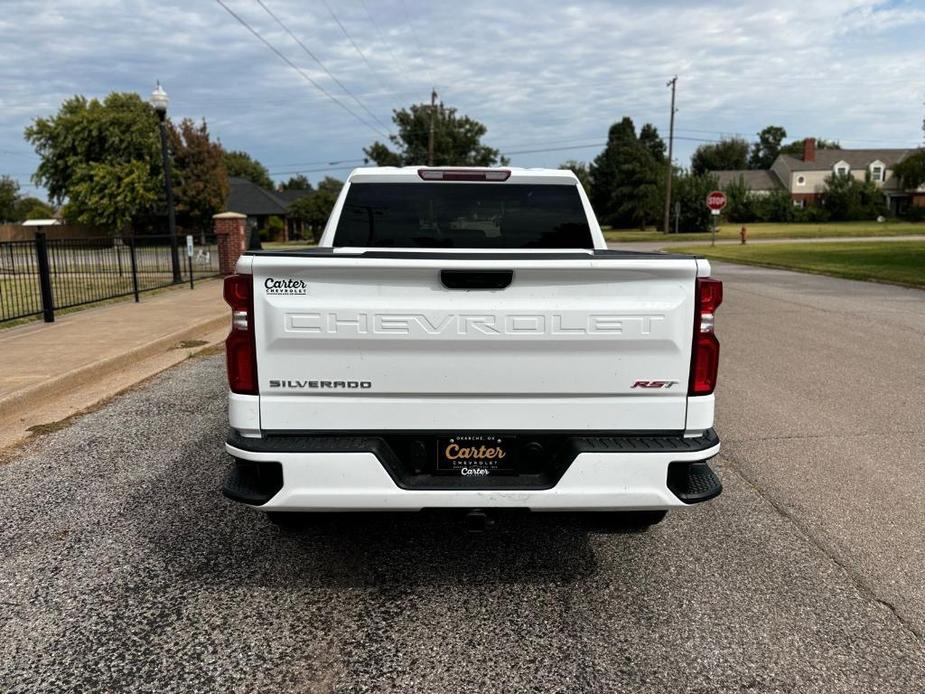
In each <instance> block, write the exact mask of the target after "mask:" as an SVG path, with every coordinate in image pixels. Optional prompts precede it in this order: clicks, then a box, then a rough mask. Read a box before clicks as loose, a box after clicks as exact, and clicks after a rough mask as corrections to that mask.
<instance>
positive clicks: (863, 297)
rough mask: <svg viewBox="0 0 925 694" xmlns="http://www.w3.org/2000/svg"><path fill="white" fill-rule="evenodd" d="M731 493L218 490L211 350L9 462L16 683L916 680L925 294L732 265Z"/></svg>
mask: <svg viewBox="0 0 925 694" xmlns="http://www.w3.org/2000/svg"><path fill="white" fill-rule="evenodd" d="M716 274H718V275H719V276H721V277H723V278H724V279H725V280H726V282H727V284H726V303H725V304H724V306H723V307H722V308H721V310H720V314H719V317H718V331H719V335H720V339H721V340H722V343H723V365H722V374H721V379H722V385H721V390H720V393H719V395H720V409H719V421H718V428H719V429H720V432H721V434H722V435H723V437H724V453H723V454H722V456H721V457H720V459H719V462H718V468H719V471H720V474H721V476H722V478H723V481H724V484H725V487H726V490H725V492H724V494H723V495H722V496H721V497H719V498H718V499H716V500H715V501H713V502H711V503H709V504H706V505H704V506H701V507H696V508H692V509H689V510H687V511H686V512H684V513H674V514H671V515H669V517H668V519H667V520H666V521H665V522H664V523H663V524H662V525H660V526H658V527H656V528H654V529H653V530H651V531H650V532H648V533H626V534H601V533H596V532H591V531H589V530H588V529H587V527H586V525H585V524H583V523H581V522H580V521H579V520H578V519H576V518H575V517H573V516H535V517H530V516H515V517H509V518H503V519H502V520H501V522H500V523H499V525H498V526H497V527H496V529H495V530H494V531H492V532H489V533H487V534H485V535H482V536H469V535H466V534H465V533H464V532H463V531H462V529H461V527H460V526H459V525H458V523H457V522H456V521H455V520H453V519H450V518H445V517H431V516H416V515H415V516H385V517H375V518H370V517H369V516H355V517H344V516H333V517H331V518H330V519H328V520H326V521H324V522H321V523H319V524H317V525H315V526H312V527H310V528H307V529H305V530H303V531H300V532H281V531H280V530H278V529H277V528H275V527H274V526H272V525H270V524H269V523H268V522H267V521H265V520H264V519H263V517H262V516H261V515H260V514H259V513H257V512H254V511H252V510H250V509H247V508H242V507H240V506H237V505H234V504H231V503H230V502H227V501H225V500H224V499H223V498H222V497H221V496H220V494H219V493H218V488H219V485H220V482H221V479H222V477H223V475H224V472H225V469H226V465H227V461H226V459H225V455H224V453H223V452H222V446H221V442H222V439H223V437H224V432H225V419H224V416H225V414H224V385H223V366H222V363H221V359H220V358H219V357H210V358H200V359H195V360H191V361H188V362H186V363H184V364H182V365H180V366H178V367H176V368H174V369H172V370H171V371H169V372H166V373H165V374H163V375H161V376H159V377H157V378H155V379H154V380H153V381H151V382H150V383H149V384H147V385H146V386H145V387H143V388H141V389H138V390H136V391H134V392H132V393H129V394H127V395H125V396H122V397H120V398H118V399H116V400H115V401H113V402H112V403H111V404H110V405H108V406H107V407H105V408H103V409H101V410H99V411H97V412H94V413H92V414H89V415H86V416H84V417H82V418H80V419H79V420H77V421H76V422H75V423H73V424H72V425H70V426H68V427H66V428H64V429H62V430H60V431H58V432H56V433H52V434H48V435H46V436H44V437H42V438H41V439H38V440H37V441H35V442H34V443H32V444H30V445H29V446H28V447H27V448H25V449H22V450H20V451H18V452H16V454H15V455H13V456H12V457H10V459H9V460H8V461H7V462H6V463H5V464H0V499H2V500H3V503H2V506H0V691H3V692H35V691H40V692H41V691H47V692H61V691H81V692H89V691H133V692H135V691H137V692H154V691H157V692H166V691H183V692H188V691H204V692H205V691H222V692H224V691H238V692H252V691H265V692H313V691H318V692H324V691H371V692H382V691H432V692H457V691H460V692H462V691H472V692H485V691H529V690H534V691H558V692H576V691H600V692H613V691H621V692H647V693H649V692H743V691H749V692H826V693H830V692H914V691H922V689H923V687H925V685H923V682H925V648H923V638H922V634H923V629H925V607H923V606H925V602H923V601H925V596H923V591H925V589H923V586H925V581H923V577H925V570H923V566H925V557H923V546H925V543H923V535H925V523H923V511H922V509H921V504H920V501H919V500H920V499H921V498H922V492H923V490H922V486H923V482H922V477H923V476H922V475H921V474H920V473H918V474H917V469H916V468H917V467H920V465H919V461H920V460H921V453H920V451H921V450H922V449H923V443H925V441H923V421H925V418H923V417H922V415H921V413H922V412H923V411H925V408H923V405H925V403H923V402H922V399H923V391H925V389H923V370H922V366H921V358H922V353H921V346H922V344H923V332H925V293H922V292H917V291H915V290H903V289H897V288H891V287H880V286H877V285H871V284H862V283H857V282H848V281H842V280H834V279H825V278H817V277H813V276H807V275H794V274H790V273H784V272H779V271H773V270H763V269H759V268H741V267H732V266H718V267H717V272H716Z"/></svg>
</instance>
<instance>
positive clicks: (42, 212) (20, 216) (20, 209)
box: [16, 195, 55, 222]
mask: <svg viewBox="0 0 925 694" xmlns="http://www.w3.org/2000/svg"><path fill="white" fill-rule="evenodd" d="M54 214H55V208H53V207H52V206H51V205H49V204H48V203H47V202H44V201H42V200H39V199H38V198H35V197H32V196H31V195H27V196H26V197H24V198H19V200H17V201H16V221H18V222H24V221H26V220H27V219H50V218H51V217H53V216H54Z"/></svg>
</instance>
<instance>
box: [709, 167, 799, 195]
mask: <svg viewBox="0 0 925 694" xmlns="http://www.w3.org/2000/svg"><path fill="white" fill-rule="evenodd" d="M710 173H712V174H713V175H715V176H716V177H717V179H719V187H720V188H725V187H726V186H728V185H729V184H731V183H736V182H738V180H739V179H740V178H741V179H743V180H744V181H745V186H746V187H747V188H748V189H749V190H780V189H781V188H782V187H783V186H782V185H781V182H780V181H779V180H778V178H777V176H775V175H774V173H773V172H772V171H768V170H767V169H740V170H731V171H711V172H710Z"/></svg>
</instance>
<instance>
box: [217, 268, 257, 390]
mask: <svg viewBox="0 0 925 694" xmlns="http://www.w3.org/2000/svg"><path fill="white" fill-rule="evenodd" d="M252 279H253V278H252V277H251V276H250V275H230V276H228V277H226V278H225V291H224V294H225V302H226V303H227V304H228V305H229V306H231V332H230V333H229V334H228V337H227V338H226V339H225V360H226V362H227V364H228V386H229V387H230V388H231V390H232V391H233V392H235V393H241V394H242V395H257V350H256V348H255V342H254V294H253V291H252V289H251V283H252Z"/></svg>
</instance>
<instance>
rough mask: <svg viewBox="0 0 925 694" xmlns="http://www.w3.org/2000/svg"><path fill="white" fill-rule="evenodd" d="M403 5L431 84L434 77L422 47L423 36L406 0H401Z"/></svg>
mask: <svg viewBox="0 0 925 694" xmlns="http://www.w3.org/2000/svg"><path fill="white" fill-rule="evenodd" d="M401 6H402V9H403V10H404V15H405V24H407V25H408V28H409V29H410V30H411V36H412V37H413V38H414V43H415V46H416V47H417V49H418V56H420V58H421V63H422V64H423V65H424V71H425V72H426V73H427V79H428V81H429V82H430V83H431V84H433V83H434V77H433V75H432V74H431V72H430V67H428V63H427V60H426V59H425V58H424V49H423V48H422V47H421V46H422V44H421V38H420V37H419V36H418V32H417V30H416V29H415V28H414V24H412V22H411V13H410V12H408V4H407V3H406V2H405V0H401Z"/></svg>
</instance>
